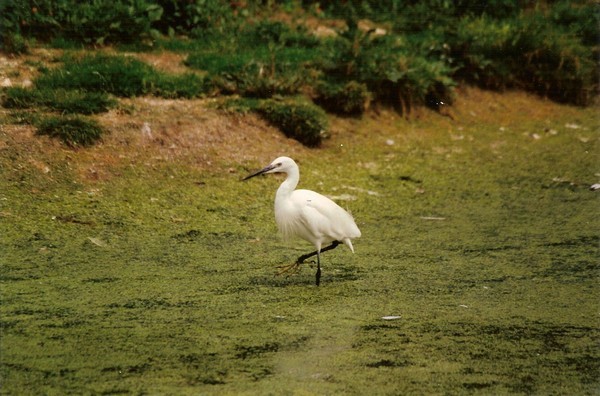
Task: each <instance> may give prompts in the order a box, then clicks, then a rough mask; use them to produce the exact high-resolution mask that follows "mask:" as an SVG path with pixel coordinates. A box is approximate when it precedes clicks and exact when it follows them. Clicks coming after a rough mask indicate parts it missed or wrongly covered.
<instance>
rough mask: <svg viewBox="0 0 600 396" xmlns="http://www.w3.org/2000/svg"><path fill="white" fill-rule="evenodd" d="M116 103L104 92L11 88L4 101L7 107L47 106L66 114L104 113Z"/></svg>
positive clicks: (7, 91)
mask: <svg viewBox="0 0 600 396" xmlns="http://www.w3.org/2000/svg"><path fill="white" fill-rule="evenodd" d="M116 104H117V102H116V100H114V99H113V98H111V97H110V96H109V95H108V94H106V93H104V92H84V91H80V90H65V89H56V90H50V89H42V90H39V89H25V88H9V89H7V90H6V92H5V96H4V98H3V101H2V105H3V106H4V107H6V108H18V109H27V108H34V107H39V106H45V107H48V108H50V109H52V110H58V111H60V112H62V113H65V114H96V113H103V112H105V111H108V110H109V109H111V108H113V107H114V106H116Z"/></svg>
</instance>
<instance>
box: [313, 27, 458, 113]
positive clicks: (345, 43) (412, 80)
mask: <svg viewBox="0 0 600 396" xmlns="http://www.w3.org/2000/svg"><path fill="white" fill-rule="evenodd" d="M370 33H371V32H361V31H359V30H358V29H355V30H354V31H350V30H349V31H348V32H346V33H345V34H343V35H341V36H340V37H339V38H338V39H336V40H334V41H333V42H332V46H333V47H332V49H331V50H330V51H329V53H330V54H331V56H330V57H329V58H328V59H327V60H326V61H325V63H324V65H323V70H324V71H325V74H326V76H328V77H329V78H332V79H338V80H339V79H342V78H343V79H345V80H352V81H357V82H359V83H363V84H365V85H366V86H367V88H368V90H369V91H370V92H372V94H373V97H374V99H375V100H377V101H380V102H384V103H390V104H392V105H394V106H396V108H397V109H398V110H399V111H400V112H401V113H402V114H408V113H410V110H411V108H412V107H413V106H415V105H423V104H426V103H427V101H428V99H434V100H437V101H444V102H450V100H451V98H452V92H453V87H454V85H455V83H454V80H453V79H452V78H451V77H450V75H451V72H452V68H451V67H450V66H448V64H446V63H445V62H443V61H442V60H440V59H435V58H433V57H429V56H428V54H427V53H419V52H418V51H415V50H414V48H411V47H410V46H409V45H408V43H407V41H406V40H405V39H404V38H403V37H401V36H396V35H385V36H381V37H371V35H370Z"/></svg>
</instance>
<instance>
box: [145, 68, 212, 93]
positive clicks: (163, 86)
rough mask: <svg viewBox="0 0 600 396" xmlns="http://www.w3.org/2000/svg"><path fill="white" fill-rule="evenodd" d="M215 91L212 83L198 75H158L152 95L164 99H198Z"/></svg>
mask: <svg viewBox="0 0 600 396" xmlns="http://www.w3.org/2000/svg"><path fill="white" fill-rule="evenodd" d="M213 89H214V84H213V83H212V81H211V80H210V79H208V78H205V77H200V76H198V75H197V74H193V73H186V74H181V75H177V74H174V75H173V74H158V75H157V76H156V77H155V79H154V81H153V87H152V93H153V94H154V95H156V96H161V97H163V98H186V99H190V98H197V97H200V96H202V95H204V94H206V93H209V92H211V91H212V90H213Z"/></svg>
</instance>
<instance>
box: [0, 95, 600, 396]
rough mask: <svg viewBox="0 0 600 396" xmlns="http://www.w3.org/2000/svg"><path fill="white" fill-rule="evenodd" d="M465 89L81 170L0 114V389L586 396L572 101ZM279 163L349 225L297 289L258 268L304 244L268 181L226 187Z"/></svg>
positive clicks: (271, 270) (580, 160) (591, 305)
mask: <svg viewBox="0 0 600 396" xmlns="http://www.w3.org/2000/svg"><path fill="white" fill-rule="evenodd" d="M473 95H475V97H474V98H471V102H467V103H466V104H463V105H462V107H460V103H459V105H458V107H457V110H456V111H457V114H455V115H454V119H450V118H446V117H442V116H439V115H436V114H426V115H425V116H424V117H422V118H415V119H413V120H410V121H406V120H403V119H401V118H399V117H397V116H393V115H390V114H388V113H384V114H382V115H371V116H366V117H365V118H364V119H362V120H332V138H331V139H330V140H329V141H328V142H326V144H325V146H324V147H323V148H321V149H316V150H315V149H312V150H311V149H304V148H301V147H299V146H298V145H297V144H294V143H293V142H284V143H281V144H278V145H277V146H275V145H273V148H272V155H269V156H263V155H260V156H259V155H256V156H255V157H256V158H255V159H244V160H240V161H237V162H236V161H235V160H233V159H224V160H222V161H220V162H219V161H217V162H215V163H214V165H213V166H206V167H198V166H193V165H191V164H189V163H186V162H184V161H176V160H172V161H169V160H161V161H153V159H152V158H147V159H140V158H139V157H136V158H137V159H135V160H133V159H132V160H131V161H128V160H127V158H124V156H121V158H120V159H119V160H118V161H119V165H118V166H117V165H115V166H114V167H113V168H111V169H110V172H109V171H106V172H107V173H110V176H106V177H100V178H98V179H94V178H92V177H87V176H86V177H84V176H85V175H82V172H81V171H80V168H78V165H77V164H78V161H83V160H84V159H85V160H86V161H87V160H89V157H87V156H88V155H89V153H90V152H94V150H101V148H90V149H79V150H70V149H66V148H61V147H59V146H57V145H56V144H54V145H50V146H49V147H48V149H47V150H40V153H41V154H40V155H41V157H39V156H38V157H35V158H32V157H31V156H30V155H29V154H28V147H27V146H24V145H23V144H20V141H18V140H15V138H14V136H13V135H12V133H13V132H11V131H12V130H9V129H4V130H3V131H2V133H1V134H0V137H1V139H2V144H1V145H0V162H1V170H0V183H1V186H2V187H1V189H0V249H1V256H0V259H1V260H2V263H1V273H0V280H1V287H2V289H1V293H2V305H1V312H2V315H1V322H0V325H1V329H2V340H1V355H0V360H1V362H0V363H1V371H0V375H1V377H2V390H1V393H2V394H11V395H12V394H14V395H17V394H357V395H358V394H382V395H385V394H389V395H392V394H470V393H475V394H508V393H515V394H597V393H598V392H600V381H599V374H600V371H599V370H600V351H599V347H598V342H599V340H600V329H599V326H598V325H599V319H600V310H599V308H600V307H599V304H598V302H599V301H600V299H599V297H600V292H599V289H598V280H599V277H598V275H599V273H598V269H599V264H598V258H599V255H598V253H599V230H600V227H599V225H600V224H599V220H598V218H599V216H598V202H599V201H598V197H599V195H598V194H599V193H598V192H595V191H591V190H590V189H589V187H590V185H592V184H594V183H597V182H598V181H599V180H598V179H599V177H600V176H599V172H600V168H599V161H598V160H599V155H598V153H600V151H599V150H598V149H599V134H598V119H597V117H596V115H595V114H596V112H595V111H594V110H593V109H576V108H570V107H564V106H559V105H556V104H551V103H547V102H545V101H540V100H538V99H535V98H530V97H525V98H523V95H520V94H515V95H516V96H515V97H514V98H513V99H514V100H515V103H513V102H512V100H513V99H511V97H509V98H508V99H501V98H500V96H494V95H487V94H474V93H473ZM467 96H468V95H467ZM481 98H483V99H485V100H486V101H488V100H491V101H494V100H496V102H490V103H484V104H482V103H478V101H479V99H481ZM515 98H516V99H515ZM469 106H473V108H472V109H471V108H470V107H469ZM528 106H531V107H528ZM536 106H537V107H536ZM539 107H542V108H543V111H542V110H539ZM132 116H133V117H135V111H134V112H133V115H132ZM224 116H226V115H224ZM216 133H218V132H216ZM32 139H34V141H37V140H39V139H42V138H39V137H33V138H32ZM36 139H37V140H36ZM44 139H45V138H44ZM113 139H117V140H118V138H116V137H114V136H113ZM265 139H269V136H265ZM247 143H248V150H250V151H252V150H253V147H254V150H256V144H258V143H255V142H252V141H249V142H247ZM123 144H125V143H123ZM222 149H223V150H226V149H227V145H226V143H224V145H223V147H222ZM236 149H239V148H236ZM130 150H132V151H134V150H136V149H135V148H131V149H130ZM198 151H202V148H201V147H199V148H198ZM286 154H288V155H291V156H293V157H295V159H297V161H298V163H299V165H300V169H301V181H300V186H301V187H302V188H309V189H314V190H317V191H319V192H321V193H324V194H327V195H329V196H332V197H334V198H337V200H338V202H339V203H340V204H341V205H342V206H344V207H346V208H347V209H349V210H350V211H351V212H352V213H353V215H354V217H355V218H356V221H357V224H358V225H359V227H360V228H361V231H362V234H363V237H362V238H360V239H358V240H356V241H355V243H354V246H355V250H356V253H355V254H354V255H353V254H351V253H350V251H349V250H347V249H346V248H345V247H340V248H338V249H336V250H333V251H331V252H327V253H325V254H324V255H323V258H322V264H323V278H322V281H321V286H320V287H315V286H314V268H311V267H310V266H306V267H305V268H303V270H302V271H301V273H300V274H298V275H294V276H290V277H287V278H286V277H277V276H274V274H275V271H276V267H277V266H278V265H281V264H288V263H291V262H292V261H293V260H294V259H295V258H296V257H297V256H299V255H300V254H302V253H305V252H308V251H309V250H310V249H311V246H309V245H307V244H303V243H301V242H299V243H297V244H285V243H283V242H281V241H280V239H279V238H278V236H277V233H276V227H275V223H274V220H273V213H272V200H273V197H274V192H275V189H276V188H277V186H278V183H279V182H280V181H281V178H279V177H277V176H270V177H265V178H258V179H252V180H251V181H248V182H243V183H242V182H240V179H241V177H242V176H244V175H245V174H246V173H247V172H249V171H251V170H253V169H257V168H259V167H261V166H263V165H265V164H267V163H269V162H270V161H271V160H272V159H273V158H275V157H276V156H279V155H286ZM259 157H260V158H259ZM105 163H108V164H110V163H111V162H110V161H109V160H108V159H105ZM40 164H42V165H41V166H40ZM43 164H46V165H47V166H48V168H44V165H43ZM92 166H95V167H101V165H99V164H92V165H90V168H91V167H92ZM106 166H108V165H106ZM90 172H91V171H90ZM88 176H89V175H88ZM384 317H385V319H384Z"/></svg>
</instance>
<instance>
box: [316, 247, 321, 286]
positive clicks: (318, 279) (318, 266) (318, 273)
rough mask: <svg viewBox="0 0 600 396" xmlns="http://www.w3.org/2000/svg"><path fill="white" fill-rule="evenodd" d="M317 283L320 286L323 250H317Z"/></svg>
mask: <svg viewBox="0 0 600 396" xmlns="http://www.w3.org/2000/svg"><path fill="white" fill-rule="evenodd" d="M315 284H316V285H317V286H319V285H320V284H321V252H319V251H318V250H317V274H316V281H315Z"/></svg>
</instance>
